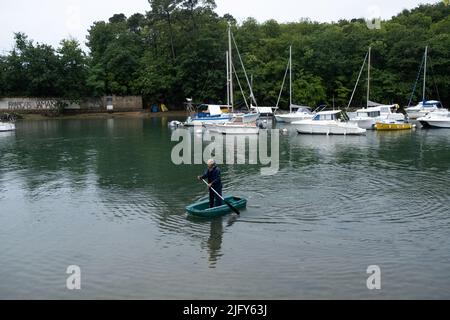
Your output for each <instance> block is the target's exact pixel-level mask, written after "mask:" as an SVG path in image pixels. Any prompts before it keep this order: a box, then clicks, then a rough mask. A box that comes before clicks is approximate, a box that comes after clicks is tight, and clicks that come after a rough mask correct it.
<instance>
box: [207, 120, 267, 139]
mask: <svg viewBox="0 0 450 320" xmlns="http://www.w3.org/2000/svg"><path fill="white" fill-rule="evenodd" d="M205 127H206V129H208V130H209V131H211V132H217V133H220V134H235V135H241V134H242V135H254V134H259V130H260V126H259V125H258V124H257V123H256V122H245V121H244V116H235V117H234V118H233V119H232V120H231V121H229V122H227V123H224V124H208V125H206V126H205Z"/></svg>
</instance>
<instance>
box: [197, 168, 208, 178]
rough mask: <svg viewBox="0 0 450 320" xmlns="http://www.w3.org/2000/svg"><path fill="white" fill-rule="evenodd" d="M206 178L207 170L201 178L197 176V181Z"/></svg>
mask: <svg viewBox="0 0 450 320" xmlns="http://www.w3.org/2000/svg"><path fill="white" fill-rule="evenodd" d="M206 178H208V170H206V171H205V173H204V174H203V175H202V176H198V180H203V179H206Z"/></svg>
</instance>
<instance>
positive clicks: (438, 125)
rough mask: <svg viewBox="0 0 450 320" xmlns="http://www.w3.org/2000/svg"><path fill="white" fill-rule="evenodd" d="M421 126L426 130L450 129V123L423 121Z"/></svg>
mask: <svg viewBox="0 0 450 320" xmlns="http://www.w3.org/2000/svg"><path fill="white" fill-rule="evenodd" d="M420 124H421V125H422V126H423V127H424V128H437V129H450V121H448V120H447V121H437V120H422V121H420Z"/></svg>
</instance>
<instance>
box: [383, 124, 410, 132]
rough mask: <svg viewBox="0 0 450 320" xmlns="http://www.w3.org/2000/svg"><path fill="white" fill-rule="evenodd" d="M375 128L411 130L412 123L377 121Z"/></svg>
mask: <svg viewBox="0 0 450 320" xmlns="http://www.w3.org/2000/svg"><path fill="white" fill-rule="evenodd" d="M375 128H376V129H377V130H378V131H396V130H411V129H413V128H414V125H413V124H412V123H377V124H376V125H375Z"/></svg>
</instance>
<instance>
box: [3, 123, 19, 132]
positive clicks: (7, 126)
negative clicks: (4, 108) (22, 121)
mask: <svg viewBox="0 0 450 320" xmlns="http://www.w3.org/2000/svg"><path fill="white" fill-rule="evenodd" d="M14 130H16V125H15V124H14V123H11V122H0V132H7V131H14Z"/></svg>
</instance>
